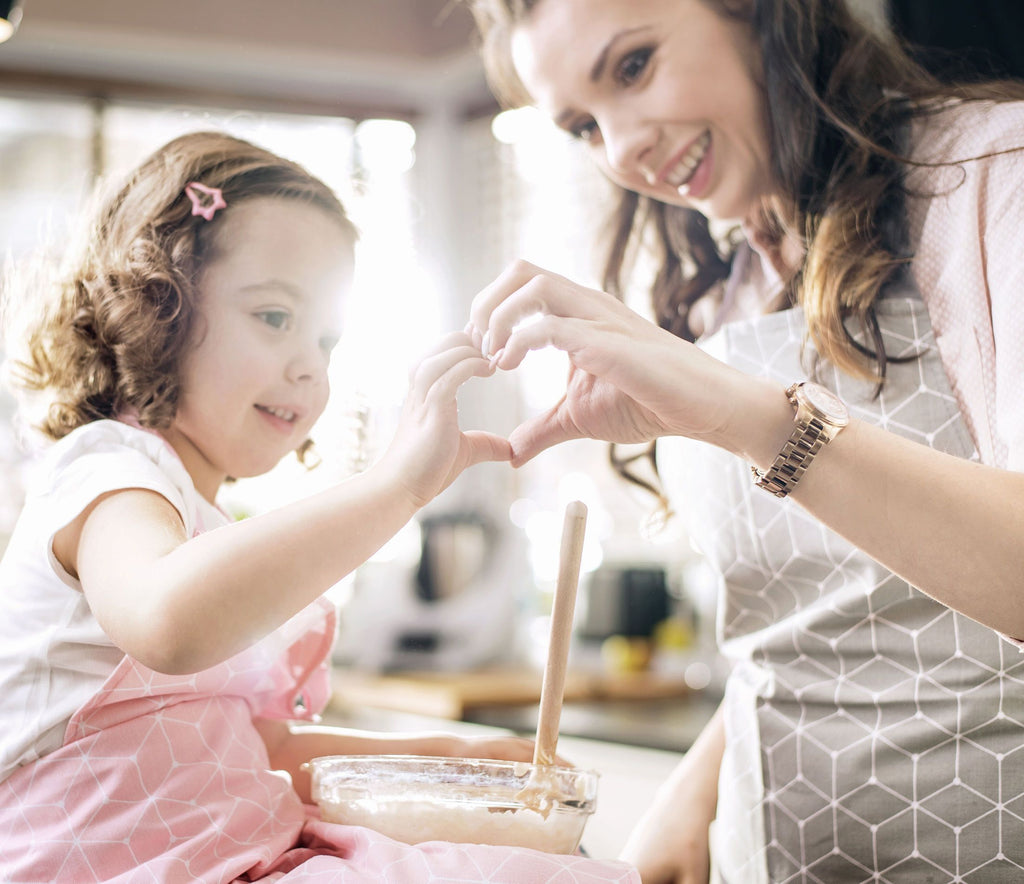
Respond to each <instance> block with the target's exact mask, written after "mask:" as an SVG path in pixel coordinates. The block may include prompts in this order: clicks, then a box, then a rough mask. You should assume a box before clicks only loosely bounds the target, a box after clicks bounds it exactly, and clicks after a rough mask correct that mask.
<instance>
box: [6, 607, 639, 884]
mask: <svg viewBox="0 0 1024 884" xmlns="http://www.w3.org/2000/svg"><path fill="white" fill-rule="evenodd" d="M334 625H335V620H334V611H333V607H332V606H331V604H330V603H329V602H327V601H326V600H323V599H321V600H320V601H319V602H317V603H314V604H313V605H310V606H309V607H308V608H307V609H306V610H304V611H302V612H300V613H299V614H298V615H296V617H294V618H293V619H292V620H290V621H289V622H288V623H286V624H284V626H282V627H281V628H280V629H279V630H277V631H276V632H274V633H272V634H271V635H269V636H267V638H265V639H264V640H262V641H261V642H259V643H258V644H256V645H254V646H253V647H251V648H249V649H248V650H246V651H243V652H242V653H240V654H238V655H237V656H235V657H233V658H231V659H230V660H227V661H225V662H224V663H221V664H219V665H218V666H214V667H212V668H211V669H207V670H205V671H203V672H199V673H196V674H194V675H190V676H168V675H161V674H159V673H156V672H153V671H152V670H150V669H147V668H146V667H145V666H142V665H141V664H140V663H138V662H137V661H135V660H133V659H131V658H129V657H125V658H124V659H123V660H122V661H121V663H120V664H119V666H118V667H117V669H116V670H115V671H114V673H113V674H112V675H111V676H110V678H109V679H108V680H107V682H106V683H105V684H104V686H103V688H102V689H101V690H100V691H99V692H98V693H97V694H96V695H95V696H94V697H93V698H92V699H91V700H89V702H87V703H86V704H85V705H84V706H83V707H82V708H81V709H80V710H79V711H78V712H76V713H75V715H74V716H73V718H72V719H71V722H70V723H69V725H68V728H67V732H66V735H65V739H64V745H63V746H62V747H61V748H60V749H58V750H56V751H54V752H52V753H50V754H49V755H46V756H44V757H43V758H41V759H39V760H38V761H35V762H33V763H32V764H29V765H26V766H25V767H23V768H21V769H20V770H18V771H16V772H15V773H14V774H12V775H11V776H10V777H8V778H7V780H5V781H4V782H3V783H0V881H4V882H19V884H24V882H47V884H51V882H65V881H66V882H72V884H86V882H99V881H103V882H119V884H121V882H123V884H128V882H160V884H176V882H183V884H184V882H194V881H203V882H214V881H217V882H228V881H275V882H277V881H285V882H292V881H310V882H320V881H323V882H327V881H331V882H339V884H340V882H352V884H356V882H371V881H372V882H403V884H409V882H420V881H423V882H427V881H429V882H446V881H451V882H454V881H459V882H467V881H487V882H499V881H500V882H516V884H530V882H551V884H554V882H559V884H569V882H579V884H584V882H586V884H591V882H593V884H596V882H613V881H615V882H627V881H629V882H638V881H639V878H638V877H637V875H636V872H634V871H632V870H631V869H629V868H628V867H626V866H625V865H622V864H620V863H611V862H598V861H596V860H590V859H586V858H584V857H580V856H552V855H548V854H543V853H539V852H535V851H529V850H520V849H511V848H500V847H488V846H481V845H465V844H447V843H441V842H429V843H425V844H420V845H417V846H409V845H406V844H401V843H399V842H396V841H392V840H390V839H388V838H386V837H384V836H383V835H379V834H377V833H375V832H372V831H369V830H367V829H363V828H358V827H353V826H341V825H337V824H333V823H325V822H322V821H321V820H320V819H319V815H318V813H317V809H316V808H315V807H309V806H305V805H303V804H302V803H301V802H300V800H299V798H298V796H297V795H296V793H295V792H294V790H293V789H292V787H291V784H290V782H289V780H288V778H287V777H286V776H285V775H283V774H280V773H274V772H272V771H270V770H269V769H268V767H269V765H268V758H267V753H266V749H265V747H264V745H263V742H262V740H261V739H260V737H259V734H258V733H257V731H256V729H255V728H254V727H253V724H252V719H253V717H254V716H257V717H263V718H277V719H306V720H309V719H313V718H314V717H315V715H316V713H317V712H319V711H320V710H322V709H323V707H324V705H325V704H326V702H327V699H328V693H329V679H328V669H327V660H328V659H329V652H330V647H331V643H332V640H333V636H334Z"/></svg>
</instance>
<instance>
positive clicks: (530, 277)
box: [467, 261, 750, 466]
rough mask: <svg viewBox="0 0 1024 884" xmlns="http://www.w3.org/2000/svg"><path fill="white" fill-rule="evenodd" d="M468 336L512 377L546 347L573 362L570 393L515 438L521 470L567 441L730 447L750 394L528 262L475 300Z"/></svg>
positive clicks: (716, 368)
mask: <svg viewBox="0 0 1024 884" xmlns="http://www.w3.org/2000/svg"><path fill="white" fill-rule="evenodd" d="M528 318H533V321H530V322H525V323H524V320H526V319H528ZM467 330H468V331H469V332H470V333H471V334H472V335H473V339H474V342H476V343H478V344H481V345H482V347H483V349H485V350H488V351H490V353H485V354H484V355H491V354H493V355H492V363H493V364H494V365H496V366H497V367H499V368H501V369H504V370H510V369H513V368H516V367H517V366H518V365H519V364H520V363H521V362H522V361H523V359H524V358H525V357H526V354H527V353H528V352H529V351H530V350H536V349H540V348H542V347H547V346H554V347H556V348H558V349H559V350H563V351H564V352H565V353H566V354H568V356H569V362H570V372H569V378H568V381H567V384H566V390H565V395H564V396H563V397H562V399H561V400H560V401H559V402H558V403H557V404H556V405H555V406H554V407H552V408H551V409H550V410H549V411H548V412H546V413H545V414H542V415H540V416H539V417H536V418H533V419H532V420H529V421H527V422H526V423H524V424H522V425H521V426H520V427H518V428H517V429H516V430H515V431H514V432H513V434H512V435H511V436H510V439H509V441H510V442H511V443H512V448H513V453H514V454H513V460H512V463H513V465H516V466H518V465H520V464H522V463H524V462H526V461H527V460H529V459H530V458H531V457H533V456H534V455H536V454H538V453H539V452H541V451H543V450H544V449H545V448H548V447H550V446H552V445H555V444H557V443H559V442H563V441H566V440H569V439H579V438H595V439H603V440H606V441H609V442H646V441H649V440H651V439H654V438H657V437H658V436H664V435H684V436H689V437H691V438H700V439H706V440H707V441H711V442H713V443H717V444H722V441H723V440H724V439H725V438H726V428H727V427H729V425H730V424H731V422H732V418H733V412H734V410H735V402H736V398H737V395H738V394H739V393H740V392H742V391H743V390H744V389H747V390H749V380H750V379H749V378H748V377H747V376H746V375H743V374H742V373H740V372H738V371H736V370H734V369H732V368H730V367H729V366H726V365H725V364H723V363H721V362H719V361H718V360H716V359H714V358H712V357H710V356H708V355H707V354H705V353H704V352H702V351H701V350H700V349H699V348H697V347H695V346H693V345H692V344H690V343H688V342H686V341H683V340H681V339H679V338H677V337H676V336H675V335H673V334H671V333H670V332H667V331H665V330H664V329H661V328H659V327H658V326H657V325H655V324H654V323H652V322H650V321H648V320H647V319H645V318H643V317H642V316H640V315H639V314H638V313H636V312H635V311H633V310H631V309H629V307H627V306H626V305H625V304H623V303H622V302H621V301H619V300H618V299H616V298H614V297H612V296H611V295H609V294H606V293H605V292H601V291H597V290H594V289H588V288H585V287H584V286H581V285H578V284H576V283H574V282H572V281H570V280H568V279H566V278H565V277H562V276H558V275H557V274H554V273H550V272H548V271H546V270H542V269H541V268H539V267H535V266H534V265H532V264H528V263H526V262H525V261H518V262H516V263H514V264H512V265H511V266H510V267H509V268H508V269H507V270H506V271H505V272H504V273H503V274H502V275H501V276H500V277H498V279H496V280H495V281H494V282H493V283H491V285H489V286H488V287H487V288H486V289H484V290H483V291H481V292H480V293H479V294H478V295H477V296H476V298H475V299H474V300H473V304H472V307H471V311H470V322H469V326H468V327H467ZM744 382H747V383H746V384H744Z"/></svg>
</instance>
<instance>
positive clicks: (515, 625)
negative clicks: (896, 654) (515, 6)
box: [0, 0, 1012, 750]
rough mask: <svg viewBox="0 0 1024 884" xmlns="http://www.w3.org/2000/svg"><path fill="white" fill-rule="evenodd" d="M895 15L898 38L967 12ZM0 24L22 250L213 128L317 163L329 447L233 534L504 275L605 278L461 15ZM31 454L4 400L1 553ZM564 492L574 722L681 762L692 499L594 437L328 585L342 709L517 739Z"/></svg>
mask: <svg viewBox="0 0 1024 884" xmlns="http://www.w3.org/2000/svg"><path fill="white" fill-rule="evenodd" d="M894 2H895V9H894V10H892V11H893V13H894V14H895V15H897V16H898V21H899V22H900V26H901V27H904V26H905V27H907V28H911V27H914V28H918V29H927V28H928V27H929V26H931V25H933V24H934V23H935V22H937V21H940V20H943V19H944V16H948V15H950V14H953V13H955V12H956V10H957V9H961V10H966V9H968V6H967V5H966V4H964V3H960V4H956V3H942V2H938V3H936V2H934V0H929V2H926V3H917V4H915V3H913V2H903V0H894ZM992 5H993V6H995V5H997V4H992ZM856 7H857V10H858V11H859V12H862V13H863V14H865V15H866V16H867V17H869V18H870V19H871V20H872V21H874V22H876V23H878V24H879V25H881V24H882V22H884V21H885V19H886V15H887V12H889V11H890V10H887V8H886V7H884V6H883V5H882V0H856ZM982 7H985V4H984V3H982V4H980V5H979V4H978V3H972V4H971V5H970V7H969V9H970V10H971V11H972V12H971V16H972V17H971V19H970V21H971V23H972V24H971V27H978V26H979V22H980V23H981V26H984V24H985V21H986V19H985V15H983V14H982ZM985 8H986V9H987V7H985ZM1011 12H1012V10H1011ZM0 13H3V14H6V16H7V19H9V21H10V22H11V27H10V28H8V29H7V31H8V32H9V31H11V30H14V33H13V36H11V37H10V39H8V40H7V41H6V42H3V43H0V251H2V252H3V254H4V256H5V258H6V259H7V260H9V261H11V262H20V261H25V260H35V257H34V256H35V255H36V253H37V250H38V249H40V248H47V247H50V248H51V249H52V248H53V246H54V245H56V246H58V247H59V243H60V242H61V239H62V237H63V236H64V235H65V233H66V231H67V229H68V223H69V219H70V218H71V217H72V216H73V214H74V213H75V211H76V210H77V208H78V207H79V206H80V204H81V203H82V201H83V199H84V197H85V196H86V195H87V194H88V193H89V192H90V190H91V189H92V188H93V186H94V185H96V184H97V183H98V182H100V181H102V180H104V179H106V178H108V177H110V176H117V175H119V174H121V173H123V172H125V171H126V170H128V169H129V168H130V167H132V166H133V165H135V164H136V163H137V162H139V161H140V160H141V159H142V158H143V157H144V156H145V155H146V154H147V153H148V152H149V151H151V150H152V149H154V148H155V147H157V146H159V145H160V144H162V143H163V142H165V141H167V140H168V139H170V138H172V137H174V136H176V135H178V134H180V133H182V132H185V131H191V130H195V129H201V128H209V127H215V128H221V129H226V130H228V131H230V132H232V133H233V134H236V135H239V136H241V137H244V138H247V139H250V140H252V141H255V142H257V143H259V144H261V145H264V146H266V147H268V148H270V149H272V150H274V151H277V152H278V153H281V154H283V155H285V156H288V157H289V158H291V159H294V160H296V161H298V162H300V163H302V164H303V165H305V166H306V167H307V168H309V169H310V170H311V171H312V172H314V173H315V174H317V175H319V176H320V177H322V178H323V179H324V180H325V181H327V182H328V183H329V184H330V185H331V186H333V187H334V188H335V189H336V190H337V191H338V193H339V194H340V195H341V196H342V198H343V199H344V201H345V202H346V205H347V206H348V208H349V210H350V213H351V215H352V216H353V218H354V220H355V222H356V224H357V225H358V227H359V228H360V230H361V240H360V243H359V246H358V251H359V254H358V258H357V279H356V285H355V291H354V292H353V293H352V295H351V297H350V299H349V303H348V305H347V325H346V330H345V336H344V338H343V340H342V342H341V344H340V345H339V347H338V348H337V351H336V353H335V356H334V358H333V360H332V368H331V372H332V388H333V395H332V400H331V403H330V405H329V407H328V409H327V412H326V413H325V415H324V417H323V419H322V421H321V422H320V424H319V426H318V427H317V429H316V432H315V434H314V437H315V441H316V443H317V449H318V452H319V454H320V457H321V458H322V464H321V465H320V466H319V467H318V468H317V469H315V470H313V471H311V472H307V471H305V470H304V469H302V468H300V467H299V466H298V465H297V464H296V463H293V462H291V459H289V460H288V462H285V463H283V464H282V465H281V466H280V467H279V468H278V469H276V470H275V471H274V472H273V473H272V474H270V475H268V476H266V477H262V478H260V479H258V480H248V481H243V482H239V483H238V484H237V485H235V486H233V487H232V488H231V489H230V490H229V493H228V494H227V496H226V503H227V505H228V506H229V507H230V508H231V509H232V511H233V512H234V513H235V514H236V515H237V516H239V517H244V516H246V515H251V514H254V513H259V512H261V511H263V510H265V509H266V508H268V507H271V506H274V505H277V504H280V503H282V502H285V501H286V500H288V499H290V498H292V497H294V496H296V495H298V494H305V493H308V492H310V491H312V490H315V489H316V488H318V487H321V486H322V485H324V484H326V483H330V482H336V481H339V480H342V479H344V478H345V477H347V476H349V475H351V474H352V473H353V472H356V471H358V470H361V469H364V468H365V467H366V466H367V465H368V464H370V463H372V462H373V461H374V460H375V459H376V458H377V457H378V456H379V455H380V454H381V452H382V450H383V446H385V445H386V443H387V440H388V439H389V437H390V434H391V432H392V430H393V428H394V422H395V417H396V414H397V411H398V408H399V405H400V403H401V400H402V397H403V394H404V391H405V384H406V371H407V368H408V366H409V364H410V363H411V362H412V361H413V360H414V359H415V358H416V356H417V355H418V354H419V353H420V351H421V350H423V349H425V348H426V347H427V346H429V344H430V343H431V342H432V341H433V340H434V339H436V338H437V337H438V336H439V335H440V334H441V333H442V332H445V331H448V330H450V329H453V328H462V327H463V325H464V324H465V322H466V319H467V316H468V306H469V303H470V301H471V299H472V297H473V295H474V294H475V293H476V292H477V291H478V290H479V289H481V288H482V287H483V286H484V285H486V284H487V283H488V282H489V281H490V280H491V279H492V278H493V277H494V276H496V275H497V274H498V273H499V272H500V271H501V269H502V268H503V267H504V266H505V265H506V264H507V263H508V262H509V261H511V260H513V259H515V258H525V259H527V260H530V261H532V262H534V263H537V264H540V265H542V266H545V267H548V268H550V269H552V270H554V271H557V272H559V273H562V274H566V275H568V276H571V277H574V278H576V279H578V280H580V281H582V282H585V283H588V284H596V281H597V272H598V255H599V251H600V249H599V243H600V237H601V233H602V230H601V225H602V222H603V218H604V216H605V206H606V202H607V199H608V196H609V194H608V191H607V189H606V187H605V185H604V183H603V181H602V180H601V179H599V177H598V176H597V174H596V172H594V170H593V169H592V168H591V166H590V165H589V160H588V159H587V157H586V156H585V155H584V154H583V153H582V152H581V151H582V148H581V146H580V145H578V144H575V143H573V142H572V141H571V140H570V139H569V138H568V136H566V135H564V134H563V133H560V132H558V131H557V130H555V129H554V128H553V127H552V126H551V125H550V124H549V123H547V122H546V121H545V120H543V119H541V118H540V117H539V116H538V115H536V114H535V113H533V112H531V111H529V110H519V111H507V112H503V113H502V112H500V110H499V108H498V107H497V106H496V104H495V103H494V101H493V99H492V98H491V96H490V93H489V92H488V90H487V87H486V84H485V81H484V77H483V73H482V69H481V66H480V63H479V61H478V58H477V54H476V49H475V45H474V42H473V29H472V22H471V20H470V17H469V14H468V12H467V11H466V10H465V9H464V8H463V7H462V6H461V5H460V4H458V3H455V2H452V0H360V2H355V0H352V2H348V0H288V2H287V3H285V2H280V0H273V2H272V0H176V2H175V3H157V2H138V0H24V2H23V3H20V2H15V3H13V4H12V3H10V2H5V3H0ZM985 14H986V15H987V14H988V13H985ZM994 15H996V18H995V19H994V21H995V27H994V30H995V31H999V30H1000V29H999V24H998V14H995V13H994ZM19 18H20V23H19ZM915 22H916V24H915ZM15 27H16V29H15ZM2 29H3V22H0V31H2ZM933 31H934V28H933ZM970 33H971V32H970V30H969V29H968V30H966V31H965V30H963V29H961V30H960V31H959V36H960V37H964V36H965V35H966V36H967V37H970ZM976 36H977V42H979V43H980V42H983V41H984V40H985V39H986V38H985V36H984V35H983V34H980V33H979V34H977V35H976ZM924 37H925V38H927V39H932V37H933V35H928V34H924ZM935 39H938V38H937V37H936V38H935ZM950 52H951V53H952V57H959V56H958V55H957V54H956V53H957V50H956V49H955V48H954V49H952V50H949V51H947V55H946V56H945V57H946V58H949V57H950ZM989 57H991V56H989ZM643 267H644V262H643V256H641V259H640V268H641V273H640V279H639V283H638V290H637V291H636V292H631V293H628V295H627V297H628V298H629V299H630V301H631V303H632V305H633V306H634V307H636V309H638V310H640V311H641V312H646V306H645V303H644V298H643V295H642V291H641V289H642V283H643V275H644V274H643ZM565 371H566V365H565V362H564V359H563V357H561V356H560V354H557V353H549V352H541V353H536V354H532V355H531V356H530V357H529V358H528V359H527V361H526V363H525V364H524V365H523V366H522V367H521V368H520V369H519V370H517V371H515V372H511V373H507V374H501V375H499V376H498V377H495V378H492V379H489V380H487V381H486V382H478V381H474V382H471V383H470V384H468V385H467V386H466V387H465V388H464V390H463V391H462V393H461V394H460V413H461V420H462V425H463V427H464V428H467V429H468V428H483V429H488V430H492V431H494V432H498V433H503V434H504V433H508V432H509V431H510V430H511V429H512V428H513V427H515V426H516V425H517V424H518V423H519V422H520V421H521V420H522V419H523V418H524V417H526V416H528V415H530V414H534V413H536V412H538V411H540V410H542V409H544V408H546V407H548V406H550V405H551V404H553V403H554V402H555V401H556V400H557V398H558V397H559V395H560V392H561V390H562V388H563V385H564V378H565ZM32 456H33V449H32V446H31V444H28V442H27V440H25V439H24V438H22V436H21V434H20V433H19V432H18V430H17V427H16V425H15V422H14V403H13V400H12V399H11V398H10V396H9V395H8V394H7V393H6V392H4V393H3V394H0V547H2V545H3V543H4V541H5V538H6V534H7V532H9V531H10V529H11V527H12V525H13V522H14V520H15V518H16V516H17V513H18V509H19V506H20V502H21V499H22V495H23V490H24V480H25V471H26V464H28V463H29V462H30V461H31V458H32ZM574 499H580V500H583V501H584V502H585V503H586V504H587V506H588V508H589V521H588V530H587V547H586V550H585V554H584V562H583V578H582V582H581V595H580V599H579V604H578V608H577V626H576V645H575V647H574V650H573V656H572V668H573V672H572V673H571V674H570V679H569V685H568V699H570V700H571V701H572V702H571V703H570V705H569V706H568V707H567V708H566V711H565V712H564V713H563V732H565V733H570V734H572V733H575V734H577V735H580V736H584V737H586V736H591V737H600V738H602V739H606V740H613V741H620V742H623V743H628V744H634V745H641V746H649V747H658V748H663V749H672V750H678V749H685V748H686V747H687V746H688V745H689V743H690V741H691V740H692V739H693V736H694V735H695V733H696V732H697V731H698V730H699V728H700V726H701V725H702V724H703V722H704V721H705V720H706V717H707V715H708V714H709V712H710V710H711V709H713V708H714V705H715V701H716V698H717V692H718V690H719V689H720V686H721V683H722V679H723V678H724V675H725V671H726V667H725V664H724V661H722V660H721V659H720V658H719V657H718V655H717V654H716V652H715V651H714V642H713V621H714V596H715V589H716V587H715V582H714V579H713V578H712V577H711V576H710V575H709V574H708V572H707V571H706V569H705V568H704V566H703V563H702V560H701V557H700V555H699V552H698V551H697V550H695V549H694V548H693V547H692V546H691V544H690V543H689V541H688V539H687V537H686V536H685V533H684V532H683V530H682V528H681V525H682V523H683V522H684V518H683V516H685V512H683V511H682V510H683V508H684V507H685V503H686V502H685V501H674V502H673V503H674V505H675V507H676V509H677V510H679V511H680V514H679V517H677V518H675V519H673V520H671V521H670V522H669V524H668V525H667V526H665V527H664V529H663V530H661V531H657V532H652V531H648V530H645V529H644V527H643V526H644V525H645V523H646V522H647V520H648V517H649V515H650V513H651V511H652V508H653V505H654V500H653V498H651V497H650V495H647V494H646V493H645V492H643V491H641V490H639V489H634V488H633V487H632V486H629V485H627V484H626V483H624V482H623V481H622V480H621V479H619V478H617V477H616V476H615V475H614V473H613V471H612V470H611V468H610V467H609V465H608V450H607V446H605V445H603V444H602V443H597V442H587V441H582V442H575V443H570V444H566V445H563V446H560V447H559V448H557V449H554V450H551V451H548V452H546V453H544V454H542V455H541V456H539V457H538V458H536V459H535V461H533V462H532V463H530V464H528V465H527V466H525V467H523V468H522V469H520V470H516V471H514V470H511V469H509V468H508V467H507V466H500V465H481V466H479V467H476V468H474V469H473V470H471V471H469V472H468V473H467V474H465V475H464V476H463V477H461V478H460V479H459V480H458V482H456V483H455V484H454V485H453V486H452V487H451V488H450V489H449V490H448V491H447V492H445V494H444V495H442V496H441V497H440V498H439V499H438V500H437V501H436V502H434V503H433V504H432V505H431V506H430V507H429V508H428V509H427V510H426V511H424V512H423V513H422V515H421V516H420V517H419V518H417V519H416V520H415V521H414V522H413V523H411V524H410V525H409V526H408V528H407V529H406V530H405V531H403V532H402V533H401V534H400V535H399V536H398V537H396V538H395V539H394V541H393V542H392V543H390V544H388V546H387V547H385V548H384V549H383V550H382V551H381V552H380V554H379V555H377V556H376V557H375V558H374V559H373V560H372V561H371V562H369V563H367V564H366V565H365V566H363V567H362V568H360V569H359V570H358V571H357V573H356V574H354V575H352V576H351V577H350V578H349V579H347V580H346V581H344V582H343V583H342V584H340V585H339V586H338V587H336V588H335V590H334V592H333V594H334V596H335V598H336V600H337V602H338V604H339V606H340V610H341V631H340V636H339V641H338V645H337V651H336V655H335V656H336V664H337V666H336V668H337V682H338V691H337V698H336V701H335V702H336V706H335V711H336V712H337V714H338V715H339V716H342V717H345V716H348V720H353V719H355V718H357V717H358V716H359V715H360V714H361V710H364V709H365V708H376V709H379V710H386V711H388V712H389V713H391V714H393V715H412V716H433V717H440V718H451V719H464V720H466V721H474V722H483V723H488V724H496V725H500V726H502V727H512V728H514V729H517V730H522V731H529V730H530V729H531V728H532V727H533V724H534V720H533V715H534V714H535V712H534V710H535V706H536V698H537V695H538V691H539V682H540V676H539V667H540V666H541V665H542V662H543V658H544V654H545V652H546V645H547V620H546V615H547V611H548V608H549V605H550V598H551V592H552V590H553V585H554V576H555V570H556V566H557V558H558V543H559V539H560V535H561V520H562V513H563V511H564V507H565V505H566V503H567V502H568V501H570V500H574ZM339 542H344V538H339Z"/></svg>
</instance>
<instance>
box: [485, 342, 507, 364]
mask: <svg viewBox="0 0 1024 884" xmlns="http://www.w3.org/2000/svg"><path fill="white" fill-rule="evenodd" d="M504 355H505V348H504V347H502V348H501V349H500V350H499V351H498V352H497V353H495V354H494V355H493V356H492V357H491V358H490V359H488V360H487V364H488V365H489V366H490V367H491V368H497V365H498V363H499V362H501V357H502V356H504Z"/></svg>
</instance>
